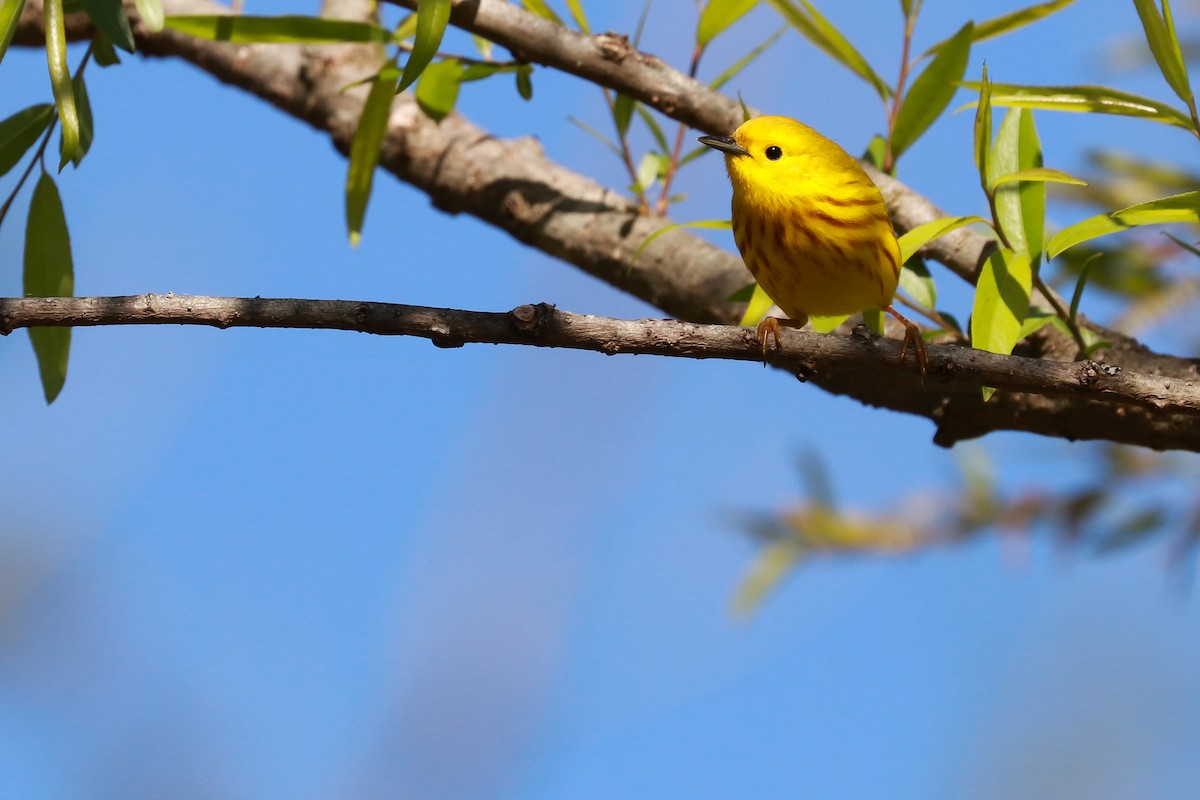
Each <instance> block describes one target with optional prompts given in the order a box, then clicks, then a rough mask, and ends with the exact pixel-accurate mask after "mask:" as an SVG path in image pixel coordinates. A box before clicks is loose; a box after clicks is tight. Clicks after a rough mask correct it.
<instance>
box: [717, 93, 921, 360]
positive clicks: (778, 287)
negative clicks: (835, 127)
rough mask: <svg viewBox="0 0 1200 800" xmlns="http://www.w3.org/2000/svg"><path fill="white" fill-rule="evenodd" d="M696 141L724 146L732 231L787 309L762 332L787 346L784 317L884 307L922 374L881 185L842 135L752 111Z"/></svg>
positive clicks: (792, 320)
mask: <svg viewBox="0 0 1200 800" xmlns="http://www.w3.org/2000/svg"><path fill="white" fill-rule="evenodd" d="M699 141H700V142H701V143H702V144H705V145H707V146H709V147H711V148H713V149H715V150H718V151H720V152H721V153H724V155H725V168H726V170H727V171H728V173H729V180H730V183H732V184H733V238H734V242H735V243H736V244H737V248H738V251H739V252H740V253H741V254H742V260H743V261H745V262H746V266H747V267H748V268H749V270H750V272H751V273H752V274H753V275H754V278H755V280H756V281H758V284H759V286H761V287H762V289H763V291H764V292H766V293H767V296H769V297H770V298H771V300H772V302H774V303H775V305H777V306H779V308H780V309H781V310H782V311H783V313H784V314H786V315H787V318H786V319H779V318H777V317H766V318H765V319H763V321H762V322H760V323H759V325H758V328H757V331H756V334H757V337H758V341H759V344H760V346H761V347H762V349H763V355H764V358H765V356H766V353H767V350H768V338H769V337H773V338H774V342H775V348H776V349H777V350H780V349H781V345H780V341H779V328H780V325H781V324H782V325H786V326H789V327H801V326H803V325H804V324H805V323H806V322H807V321H808V318H809V316H835V315H842V314H854V313H857V312H860V311H864V310H867V309H874V308H878V309H880V310H882V311H886V312H887V313H889V314H891V315H892V316H893V317H895V318H896V319H897V320H899V321H900V322H901V324H903V325H904V331H905V333H904V345H903V348H902V349H901V351H900V359H901V360H902V361H903V360H904V358H905V357H906V355H907V353H908V350H909V347H910V346H911V347H912V349H913V351H914V356H915V358H916V359H917V365H918V367H919V368H920V371H921V374H922V376H923V375H924V374H925V369H926V363H927V358H926V354H925V344H924V340H923V339H922V338H921V329H920V328H919V327H917V325H916V324H915V323H913V322H911V321H909V320H908V319H906V318H905V317H904V316H903V315H902V314H900V312H898V311H897V310H896V309H895V308H894V307H893V305H892V300H893V298H894V297H895V294H896V286H897V285H898V284H899V280H900V246H899V244H898V243H897V240H896V232H895V229H894V228H893V227H892V222H891V219H890V218H889V217H888V211H887V204H886V203H885V202H884V199H883V194H882V192H880V191H879V187H878V186H876V185H875V182H874V181H872V180H871V178H870V176H869V175H867V173H866V171H865V170H864V169H863V168H862V165H861V164H860V163H859V162H858V160H857V159H855V158H854V157H853V156H851V155H850V154H849V153H847V152H846V151H845V150H843V149H842V148H841V147H840V146H839V145H838V144H837V143H835V142H834V141H832V140H831V139H828V138H826V137H825V136H823V135H821V134H820V133H818V132H817V131H815V130H813V129H812V128H810V127H809V126H808V125H805V124H804V123H802V122H800V121H798V120H795V119H792V118H790V117H781V116H761V117H753V118H751V119H749V120H747V121H745V122H743V123H742V125H741V126H739V127H738V129H737V130H735V131H734V132H733V134H732V135H730V136H701V137H699Z"/></svg>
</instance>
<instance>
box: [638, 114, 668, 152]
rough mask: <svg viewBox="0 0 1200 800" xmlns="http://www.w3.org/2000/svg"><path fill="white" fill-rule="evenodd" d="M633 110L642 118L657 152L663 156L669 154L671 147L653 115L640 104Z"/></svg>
mask: <svg viewBox="0 0 1200 800" xmlns="http://www.w3.org/2000/svg"><path fill="white" fill-rule="evenodd" d="M633 110H634V111H636V112H637V115H638V116H639V117H641V118H642V122H644V123H646V127H647V128H648V129H649V130H650V135H651V136H653V137H654V143H655V144H657V145H658V149H659V152H661V153H663V154H664V155H665V154H667V153H670V152H671V145H670V143H669V142H667V137H666V134H664V133H663V129H662V128H661V127H660V126H659V124H658V120H656V119H655V118H654V114H653V113H652V112H651V111H650V110H649V109H647V108H646V107H645V106H644V105H642V104H641V103H635V104H634V106H633Z"/></svg>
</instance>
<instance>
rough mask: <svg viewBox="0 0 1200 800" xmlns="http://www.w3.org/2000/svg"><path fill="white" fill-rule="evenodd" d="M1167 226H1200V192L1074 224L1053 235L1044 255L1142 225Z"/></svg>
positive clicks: (1150, 202)
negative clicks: (1194, 224)
mask: <svg viewBox="0 0 1200 800" xmlns="http://www.w3.org/2000/svg"><path fill="white" fill-rule="evenodd" d="M1170 222H1191V223H1196V222H1200V192H1184V193H1183V194H1177V195H1172V196H1171V197H1163V198H1161V199H1159V200H1151V201H1149V202H1146V203H1138V204H1137V205H1132V206H1129V207H1128V208H1122V209H1121V210H1120V211H1114V212H1113V213H1111V214H1097V215H1096V216H1094V217H1089V218H1087V219H1085V220H1083V221H1082V222H1076V223H1075V224H1074V225H1070V226H1068V227H1066V228H1063V229H1062V230H1061V231H1059V232H1058V233H1056V234H1055V235H1054V236H1053V237H1052V238H1051V239H1050V243H1049V245H1047V247H1046V251H1047V254H1048V255H1049V256H1050V257H1051V258H1054V257H1055V256H1056V255H1058V254H1059V253H1061V252H1062V251H1064V250H1066V249H1067V248H1068V247H1074V246H1075V245H1077V244H1079V243H1080V242H1086V241H1090V240H1091V239H1097V238H1099V237H1101V236H1107V235H1108V234H1110V233H1117V232H1119V231H1126V230H1129V229H1130V228H1136V227H1138V226H1141V225H1165V224H1167V223H1170Z"/></svg>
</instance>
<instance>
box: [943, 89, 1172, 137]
mask: <svg viewBox="0 0 1200 800" xmlns="http://www.w3.org/2000/svg"><path fill="white" fill-rule="evenodd" d="M963 86H965V87H966V88H968V89H974V90H976V91H978V90H979V84H978V83H974V82H968V83H964V84H963ZM971 105H974V104H973V103H972V104H968V105H967V106H964V107H966V108H969V107H970V106H971ZM992 105H993V106H1012V107H1014V108H1044V109H1047V110H1050V111H1075V112H1086V113H1091V114H1115V115H1117V116H1123V117H1137V118H1139V119H1149V120H1153V121H1155V122H1162V123H1165V124H1167V125H1175V126H1176V127H1180V128H1186V129H1188V130H1191V128H1192V120H1191V118H1190V117H1188V116H1187V115H1186V114H1184V113H1183V112H1182V111H1180V110H1179V109H1177V108H1173V107H1172V106H1169V105H1167V104H1165V103H1160V102H1158V101H1157V100H1150V99H1148V98H1145V97H1139V96H1138V95H1134V94H1129V93H1128V92H1119V91H1117V90H1116V89H1110V88H1109V87H1107V86H1017V85H1014V84H1009V83H994V84H992Z"/></svg>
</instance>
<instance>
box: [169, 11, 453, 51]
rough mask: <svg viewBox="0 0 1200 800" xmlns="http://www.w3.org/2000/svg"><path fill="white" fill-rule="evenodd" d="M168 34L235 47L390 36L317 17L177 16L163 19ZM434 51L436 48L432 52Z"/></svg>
mask: <svg viewBox="0 0 1200 800" xmlns="http://www.w3.org/2000/svg"><path fill="white" fill-rule="evenodd" d="M165 22H166V27H168V28H170V29H171V30H175V31H179V32H180V33H186V34H187V35H188V36H195V37H196V38H197V39H209V40H212V41H217V42H236V43H238V44H337V43H342V42H358V43H364V44H365V43H370V42H374V43H377V44H386V43H390V42H391V41H392V34H391V33H390V32H389V31H387V30H386V29H384V28H381V27H379V26H378V25H374V24H372V23H370V22H355V21H353V20H348V19H322V18H320V17H304V16H295V15H289V16H280V17H235V16H229V15H222V16H208V15H205V16H180V17H175V16H171V17H167V18H166V21H165ZM435 49H436V48H435Z"/></svg>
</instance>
